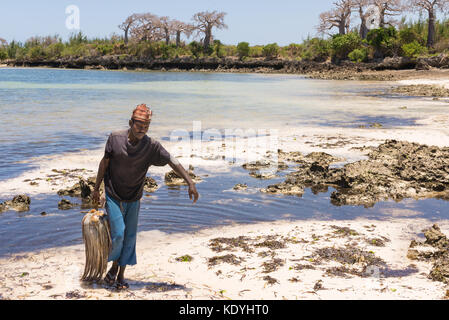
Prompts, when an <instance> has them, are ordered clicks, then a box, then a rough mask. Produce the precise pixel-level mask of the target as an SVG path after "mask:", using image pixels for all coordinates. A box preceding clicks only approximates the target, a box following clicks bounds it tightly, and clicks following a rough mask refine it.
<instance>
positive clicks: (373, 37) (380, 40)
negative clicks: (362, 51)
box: [366, 27, 400, 58]
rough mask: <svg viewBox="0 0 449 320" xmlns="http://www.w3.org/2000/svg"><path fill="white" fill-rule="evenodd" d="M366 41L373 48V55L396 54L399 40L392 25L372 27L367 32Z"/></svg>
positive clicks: (379, 56) (380, 56) (381, 56)
mask: <svg viewBox="0 0 449 320" xmlns="http://www.w3.org/2000/svg"><path fill="white" fill-rule="evenodd" d="M366 41H367V43H368V44H369V45H371V46H372V47H373V48H374V50H375V54H374V55H375V57H378V58H383V57H384V56H394V55H397V54H398V52H399V49H400V40H399V39H398V37H397V32H396V29H395V28H394V27H389V28H379V29H373V30H371V31H370V32H368V35H367V37H366Z"/></svg>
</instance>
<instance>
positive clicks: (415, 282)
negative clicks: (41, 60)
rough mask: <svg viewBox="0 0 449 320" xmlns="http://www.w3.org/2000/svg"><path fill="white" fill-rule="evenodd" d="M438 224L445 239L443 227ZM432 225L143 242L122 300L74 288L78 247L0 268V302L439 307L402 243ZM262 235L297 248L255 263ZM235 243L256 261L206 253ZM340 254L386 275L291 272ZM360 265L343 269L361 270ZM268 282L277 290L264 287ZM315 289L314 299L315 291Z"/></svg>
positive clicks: (318, 269) (438, 286)
mask: <svg viewBox="0 0 449 320" xmlns="http://www.w3.org/2000/svg"><path fill="white" fill-rule="evenodd" d="M438 223H439V225H440V227H441V229H442V231H443V232H444V233H445V234H448V233H449V223H448V222H447V221H440V222H438ZM432 224H433V222H430V221H426V220H423V219H401V218H391V219H389V220H383V221H378V220H365V219H357V220H353V221H316V220H307V221H295V222H289V221H278V222H266V223H259V224H252V225H232V226H226V227H219V228H213V229H206V230H202V231H199V232H196V233H189V234H171V235H168V234H163V233H160V232H151V231H150V232H142V233H140V234H139V235H138V240H137V257H138V258H137V259H138V264H137V265H136V266H132V267H128V268H127V272H126V277H127V279H128V281H129V284H130V288H129V289H128V290H124V291H120V292H119V291H116V290H115V289H109V288H107V287H104V286H103V285H99V284H94V285H86V284H83V283H81V282H80V281H79V280H78V279H79V277H80V275H81V273H82V271H83V268H84V247H83V246H82V245H76V246H71V247H64V248H54V249H48V250H43V251H40V252H30V253H24V254H16V255H14V256H11V257H10V258H4V259H1V260H0V266H1V271H2V272H1V273H0V295H1V297H3V298H4V299H5V298H6V299H66V298H68V297H79V298H80V299H234V300H239V299H443V298H444V296H445V294H446V290H447V289H448V287H447V286H445V285H444V284H443V283H440V282H434V281H432V280H430V279H429V278H428V277H427V275H428V274H429V271H430V268H431V265H430V264H429V263H426V262H417V261H411V260H409V259H408V258H407V257H406V255H407V250H408V246H409V244H410V241H411V240H412V239H419V240H422V239H423V238H422V234H421V230H422V229H424V228H428V227H430V226H431V225H432ZM332 225H336V226H339V227H350V228H351V229H354V230H355V231H356V232H357V233H358V235H351V236H345V237H340V236H339V235H338V234H336V233H335V232H334V231H335V229H333V228H331V226H332ZM269 235H271V236H273V238H271V240H282V239H283V238H284V239H290V240H294V241H297V243H293V242H287V243H286V247H285V248H282V249H277V250H273V252H274V257H272V256H271V255H268V256H266V257H262V256H259V253H261V252H269V251H270V250H269V249H268V248H265V247H256V246H254V244H256V243H261V242H263V241H264V240H266V238H265V237H266V236H269ZM238 236H245V237H249V238H251V239H252V240H251V241H249V242H248V243H250V244H253V246H252V248H253V249H254V252H252V253H248V252H245V251H243V250H242V249H241V248H235V249H232V250H228V251H223V252H219V253H218V252H214V251H212V250H211V248H209V244H210V240H211V239H214V238H217V237H226V238H231V237H232V238H233V237H238ZM382 236H383V237H386V238H388V239H389V240H390V241H389V242H386V243H385V244H386V245H385V247H376V246H374V245H373V244H372V243H368V242H367V241H366V239H372V238H380V237H382ZM420 236H421V238H420ZM258 237H259V238H258ZM304 240H305V241H304ZM345 245H349V246H352V247H357V248H360V249H363V250H365V251H373V252H374V254H375V255H376V256H378V257H380V258H382V259H384V260H385V262H386V264H387V266H386V267H381V268H380V269H376V268H371V269H368V272H369V274H370V275H371V276H369V277H360V276H356V275H354V276H353V275H349V276H348V277H347V278H345V277H341V276H333V275H332V276H331V275H327V274H326V272H325V270H326V269H327V268H330V267H332V266H342V265H341V264H340V263H337V262H325V261H323V262H321V263H318V264H317V265H314V267H315V269H314V270H308V269H303V270H296V269H295V266H296V265H297V264H301V265H304V264H308V265H313V263H312V262H311V260H310V259H311V257H313V256H312V254H313V252H314V251H315V250H316V249H317V248H324V247H335V248H341V247H344V246H345ZM226 254H234V255H235V256H236V257H239V258H243V259H244V261H243V262H241V264H240V265H232V264H229V263H220V264H217V265H215V266H209V265H208V262H209V259H210V258H212V257H215V256H223V255H226ZM183 255H190V256H191V257H193V260H192V261H191V262H180V261H177V260H176V258H177V257H180V256H183ZM272 259H280V261H282V263H283V266H281V267H280V268H279V269H278V270H276V271H273V272H270V273H264V272H263V271H264V267H263V266H262V264H263V263H264V262H270V261H272ZM362 264H363V262H360V263H356V264H354V265H347V267H349V268H359V269H360V268H361V267H362ZM266 276H270V277H272V278H274V279H276V281H278V282H277V283H275V284H273V285H271V284H268V282H267V280H264V277H266ZM292 279H294V281H293V280H292ZM319 280H321V284H322V289H319V290H316V288H315V289H314V287H315V285H316V283H317V282H318V281H319Z"/></svg>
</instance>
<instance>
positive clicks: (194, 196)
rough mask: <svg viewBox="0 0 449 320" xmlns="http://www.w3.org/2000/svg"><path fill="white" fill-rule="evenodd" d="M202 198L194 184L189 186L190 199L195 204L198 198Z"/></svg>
mask: <svg viewBox="0 0 449 320" xmlns="http://www.w3.org/2000/svg"><path fill="white" fill-rule="evenodd" d="M199 197H200V195H199V193H198V191H196V187H195V184H194V183H191V184H189V198H190V200H193V203H196V201H197V200H198V198H199Z"/></svg>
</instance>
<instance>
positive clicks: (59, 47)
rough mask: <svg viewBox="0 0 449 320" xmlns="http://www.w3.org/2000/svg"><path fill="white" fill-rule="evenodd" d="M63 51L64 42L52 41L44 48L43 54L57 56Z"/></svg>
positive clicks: (50, 56) (51, 56)
mask: <svg viewBox="0 0 449 320" xmlns="http://www.w3.org/2000/svg"><path fill="white" fill-rule="evenodd" d="M63 51H64V44H63V43H62V42H58V43H53V44H51V45H49V46H48V47H47V48H45V54H46V56H47V57H49V58H59V57H61V55H62V52H63Z"/></svg>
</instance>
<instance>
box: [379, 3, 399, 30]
mask: <svg viewBox="0 0 449 320" xmlns="http://www.w3.org/2000/svg"><path fill="white" fill-rule="evenodd" d="M371 1H372V4H373V5H375V6H376V7H377V9H378V10H379V27H380V28H384V27H385V26H386V25H388V26H393V24H395V23H397V21H395V20H388V21H387V20H386V18H387V17H392V16H399V15H401V13H402V12H403V11H404V10H405V6H404V4H403V1H402V0H371Z"/></svg>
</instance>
